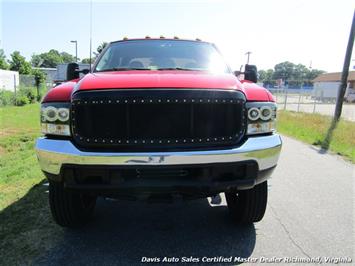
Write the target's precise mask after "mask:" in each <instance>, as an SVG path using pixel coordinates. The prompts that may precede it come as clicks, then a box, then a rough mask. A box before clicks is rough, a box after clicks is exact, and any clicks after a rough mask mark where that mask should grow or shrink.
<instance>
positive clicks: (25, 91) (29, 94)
mask: <svg viewBox="0 0 355 266" xmlns="http://www.w3.org/2000/svg"><path fill="white" fill-rule="evenodd" d="M18 95H19V96H24V97H26V98H27V99H28V102H30V103H34V102H36V98H37V91H36V88H33V87H21V88H20V89H19V91H18Z"/></svg>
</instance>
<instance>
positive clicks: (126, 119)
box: [36, 39, 281, 227]
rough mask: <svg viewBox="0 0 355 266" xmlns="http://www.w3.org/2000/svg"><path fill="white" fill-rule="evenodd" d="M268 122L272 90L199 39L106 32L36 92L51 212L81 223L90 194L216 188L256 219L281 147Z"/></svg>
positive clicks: (237, 210) (150, 194)
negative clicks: (78, 73) (57, 81)
mask: <svg viewBox="0 0 355 266" xmlns="http://www.w3.org/2000/svg"><path fill="white" fill-rule="evenodd" d="M275 122H276V104H275V103H274V101H273V98H272V96H271V94H270V93H269V92H267V91H266V90H265V89H264V88H261V87H258V86H257V85H256V84H254V83H251V82H249V81H243V82H240V81H239V80H238V78H237V77H236V76H235V75H234V74H233V73H232V72H231V71H230V69H229V67H228V66H227V65H226V64H225V63H224V61H223V59H222V57H221V56H220V54H219V52H218V50H217V49H216V48H215V46H214V45H212V44H210V43H206V42H201V41H187V40H168V39H156V40H155V39H148V40H147V39H142V40H125V41H119V42H113V43H111V44H109V45H108V47H106V49H105V50H104V51H103V52H102V54H101V55H100V57H99V58H98V60H97V62H96V64H95V65H94V68H93V71H92V73H89V74H87V75H86V76H85V77H84V78H82V79H77V80H72V81H70V82H67V83H64V84H62V85H60V86H58V87H56V88H54V89H52V90H51V91H49V93H48V94H47V95H46V97H45V98H44V100H43V102H42V107H41V126H42V132H43V134H44V136H43V137H41V138H39V139H38V140H37V143H36V152H37V156H38V159H39V163H40V166H41V168H42V170H43V172H44V173H45V175H46V176H47V178H48V179H49V184H50V193H49V197H50V205H51V211H52V214H53V217H54V219H55V221H56V222H57V223H58V224H60V225H62V226H68V227H77V226H81V225H83V224H85V223H86V221H87V220H88V219H89V217H90V216H91V214H92V212H93V209H94V206H95V201H96V197H97V196H107V197H117V198H120V197H125V198H132V199H136V198H138V199H139V198H147V199H150V198H154V197H161V196H164V197H167V198H170V197H175V196H176V197H182V198H186V199H193V198H204V197H208V196H214V195H216V194H218V193H221V192H224V193H226V199H227V203H228V207H229V209H230V212H231V214H232V217H233V218H234V219H235V221H237V222H244V223H250V222H256V221H259V220H261V218H262V217H263V215H264V212H265V208H266V202H267V179H268V178H269V177H270V175H271V173H272V171H273V170H274V168H275V166H276V165H277V161H278V157H279V154H280V150H281V139H280V137H279V135H278V134H277V133H276V131H275Z"/></svg>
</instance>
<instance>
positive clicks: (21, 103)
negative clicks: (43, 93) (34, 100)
mask: <svg viewBox="0 0 355 266" xmlns="http://www.w3.org/2000/svg"><path fill="white" fill-rule="evenodd" d="M29 102H30V101H29V99H28V98H27V97H26V96H24V95H22V96H21V95H19V96H18V97H16V105H17V106H24V105H26V104H28V103H29Z"/></svg>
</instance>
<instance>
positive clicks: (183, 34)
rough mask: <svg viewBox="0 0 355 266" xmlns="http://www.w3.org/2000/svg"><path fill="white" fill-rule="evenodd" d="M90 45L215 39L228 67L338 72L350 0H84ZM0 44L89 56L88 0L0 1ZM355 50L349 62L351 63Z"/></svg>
mask: <svg viewBox="0 0 355 266" xmlns="http://www.w3.org/2000/svg"><path fill="white" fill-rule="evenodd" d="M92 1H93V2H92V43H93V45H92V46H93V50H95V49H96V47H97V46H98V45H99V44H100V43H101V42H103V41H115V40H119V39H122V38H123V37H128V38H137V37H138V38H139V37H144V36H146V35H149V36H151V37H159V36H160V35H163V36H165V37H173V36H178V37H180V38H188V39H195V38H200V39H202V40H204V41H209V42H213V43H215V44H216V45H217V46H218V48H219V50H220V51H221V52H222V54H223V55H224V57H225V59H226V60H227V61H228V62H229V64H230V65H231V66H232V68H233V69H239V68H240V66H241V65H242V64H245V63H246V55H245V53H246V52H248V51H251V52H252V54H251V55H250V63H252V64H256V65H257V66H258V69H268V68H273V67H274V65H275V64H277V63H280V62H283V61H291V62H293V63H296V64H297V63H301V64H304V65H306V66H307V67H310V66H312V67H313V68H317V69H323V70H326V71H328V72H333V71H341V70H342V65H343V61H344V56H345V50H346V45H347V41H348V37H349V32H350V26H351V21H352V16H353V12H354V7H355V2H354V1H353V0H267V1H266V0H243V1H239V0H210V1H208V0H206V1H202V0H190V1H187V0H171V1H168V0H166V1H163V0H158V1H143V0H140V1H136V0H131V1H127V0H126V1H109V0H106V1H98V0H96V1H95V0H92ZM0 16H1V17H0V41H1V42H0V48H2V49H4V51H5V54H6V55H7V56H8V57H9V55H10V54H11V53H12V52H13V51H15V50H18V51H20V52H21V54H22V55H24V56H25V57H26V58H27V60H30V58H31V55H32V54H34V53H36V54H38V53H42V52H47V51H49V50H50V49H56V50H59V51H60V52H62V51H65V52H69V53H71V54H73V55H74V54H75V45H74V44H73V43H71V42H70V41H71V40H77V41H78V57H79V58H88V57H89V47H90V46H89V43H90V1H84V0H83V1H80V0H77V1H65V0H63V1H56V0H54V1H41V0H37V1H25V0H22V1H16V0H15V1H10V0H0ZM354 59H355V52H354V53H353V61H352V65H355V60H354Z"/></svg>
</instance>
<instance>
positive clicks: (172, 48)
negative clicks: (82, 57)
mask: <svg viewBox="0 0 355 266" xmlns="http://www.w3.org/2000/svg"><path fill="white" fill-rule="evenodd" d="M133 69H134V70H175V69H176V70H200V71H209V72H214V73H215V72H218V73H221V72H229V68H228V67H227V65H226V63H225V62H224V60H223V58H222V56H221V55H220V53H219V52H218V50H217V49H216V48H215V47H214V46H213V45H212V44H210V43H205V42H198V41H182V40H132V41H124V42H115V43H111V44H110V46H109V47H108V49H106V50H105V52H104V54H103V55H102V57H101V58H100V59H99V62H98V63H97V64H96V68H95V70H94V71H96V72H98V71H120V70H133Z"/></svg>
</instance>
